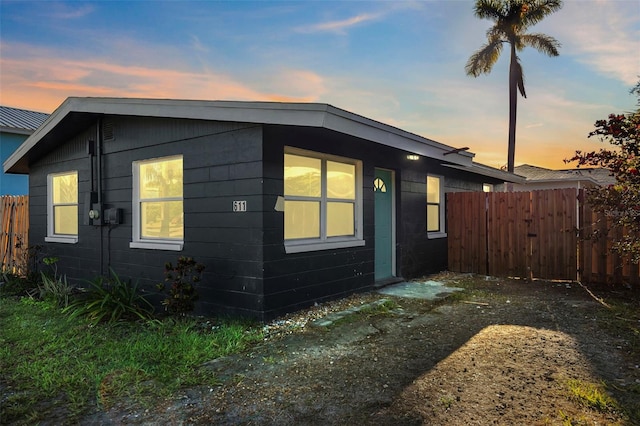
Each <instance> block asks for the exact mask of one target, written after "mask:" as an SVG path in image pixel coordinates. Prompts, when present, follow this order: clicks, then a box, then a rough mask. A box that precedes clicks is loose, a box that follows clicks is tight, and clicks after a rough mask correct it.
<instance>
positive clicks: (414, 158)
mask: <svg viewBox="0 0 640 426" xmlns="http://www.w3.org/2000/svg"><path fill="white" fill-rule="evenodd" d="M419 159H420V156H419V155H416V154H409V155H407V160H411V161H418V160H419Z"/></svg>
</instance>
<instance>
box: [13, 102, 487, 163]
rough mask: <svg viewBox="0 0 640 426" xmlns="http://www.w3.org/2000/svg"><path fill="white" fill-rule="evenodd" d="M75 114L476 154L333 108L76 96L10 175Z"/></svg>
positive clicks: (438, 154) (464, 158)
mask: <svg viewBox="0 0 640 426" xmlns="http://www.w3.org/2000/svg"><path fill="white" fill-rule="evenodd" d="M71 113H74V114H87V115H96V114H97V115H101V114H104V115H128V116H140V117H163V118H185V119H201V120H218V121H234V122H244V123H259V124H274V125H291V126H307V127H321V128H326V129H330V130H335V131H337V132H341V133H345V134H349V135H352V136H355V137H359V138H362V139H366V140H370V141H373V142H376V143H380V144H382V145H387V146H391V147H394V148H398V149H402V150H405V151H407V152H411V153H415V154H418V155H422V156H425V157H430V158H435V159H441V160H442V161H445V162H447V163H451V164H458V165H461V166H471V165H472V163H473V161H472V160H473V157H474V155H475V154H473V153H470V152H467V151H462V152H456V153H454V154H452V155H446V157H445V154H451V151H452V149H453V147H451V146H448V145H444V144H441V143H439V142H436V141H433V140H430V139H427V138H423V137H421V136H418V135H415V134H413V133H409V132H406V131H404V130H401V129H398V128H396V127H393V126H389V125H387V124H383V123H380V122H378V121H375V120H371V119H368V118H366V117H363V116H360V115H357V114H354V113H351V112H348V111H345V110H342V109H339V108H336V107H333V106H331V105H328V104H317V103H312V104H304V103H277V102H235V101H193V100H174V99H135V98H74V97H71V98H68V99H67V100H65V101H64V102H63V103H62V104H61V105H60V106H59V107H58V108H57V109H56V110H55V111H54V112H53V113H52V114H51V116H49V117H48V118H47V120H46V121H45V122H44V123H43V124H42V125H41V126H40V127H39V128H38V129H37V130H36V131H35V132H34V133H33V134H32V135H31V136H30V137H29V138H27V140H25V141H24V143H23V144H22V145H20V147H19V148H18V149H17V150H16V151H15V152H14V153H13V154H12V155H11V156H10V157H9V158H8V159H7V160H6V161H5V163H4V170H5V172H9V173H28V170H29V167H28V164H26V163H27V162H28V161H27V156H28V154H29V153H30V151H31V150H32V149H33V148H34V147H35V146H36V145H37V144H38V143H39V142H40V141H41V140H42V139H43V138H44V137H46V136H47V135H48V134H50V133H51V132H52V131H54V130H55V129H56V127H57V126H58V125H59V124H60V123H61V122H62V121H63V120H64V119H65V118H66V117H67V116H68V115H69V114H71Z"/></svg>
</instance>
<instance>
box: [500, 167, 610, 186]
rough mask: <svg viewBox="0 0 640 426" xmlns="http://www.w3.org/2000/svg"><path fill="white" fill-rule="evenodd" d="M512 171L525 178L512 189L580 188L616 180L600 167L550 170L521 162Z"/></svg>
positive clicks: (603, 184)
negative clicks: (521, 163)
mask: <svg viewBox="0 0 640 426" xmlns="http://www.w3.org/2000/svg"><path fill="white" fill-rule="evenodd" d="M513 172H514V173H515V174H517V175H519V176H522V177H524V178H526V181H525V182H524V183H516V184H514V185H513V190H514V191H533V190H538V189H561V188H576V189H582V188H592V187H594V186H606V185H612V184H614V183H615V182H616V179H615V177H614V176H613V175H612V174H611V171H609V170H608V169H602V168H579V169H564V170H550V169H545V168H543V167H537V166H532V165H529V164H523V165H521V166H516V167H515V168H514V170H513Z"/></svg>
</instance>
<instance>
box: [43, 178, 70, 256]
mask: <svg viewBox="0 0 640 426" xmlns="http://www.w3.org/2000/svg"><path fill="white" fill-rule="evenodd" d="M45 241H49V242H56V243H76V242H77V241H78V172H77V171H71V172H64V173H56V174H50V175H48V176H47V237H46V238H45Z"/></svg>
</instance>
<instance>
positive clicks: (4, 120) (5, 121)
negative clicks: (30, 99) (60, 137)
mask: <svg viewBox="0 0 640 426" xmlns="http://www.w3.org/2000/svg"><path fill="white" fill-rule="evenodd" d="M47 117H49V114H45V113H43V112H36V111H28V110H26V109H19V108H11V107H7V106H0V131H3V132H8V133H18V134H24V135H29V134H31V133H33V132H34V131H35V130H36V129H37V128H38V127H40V125H41V124H42V123H44V121H45V120H46V119H47Z"/></svg>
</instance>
